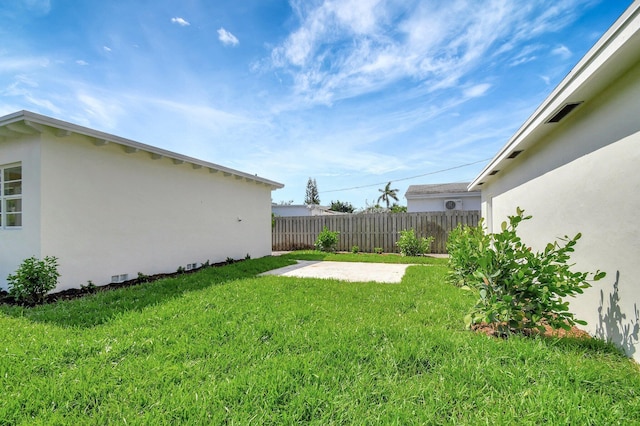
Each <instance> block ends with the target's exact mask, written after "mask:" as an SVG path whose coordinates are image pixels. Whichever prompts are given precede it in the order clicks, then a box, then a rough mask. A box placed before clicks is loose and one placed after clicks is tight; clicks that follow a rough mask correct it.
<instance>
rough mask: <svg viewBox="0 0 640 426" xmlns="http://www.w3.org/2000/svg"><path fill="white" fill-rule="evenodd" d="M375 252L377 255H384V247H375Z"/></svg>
mask: <svg viewBox="0 0 640 426" xmlns="http://www.w3.org/2000/svg"><path fill="white" fill-rule="evenodd" d="M373 252H374V253H375V254H382V253H383V252H382V247H374V248H373Z"/></svg>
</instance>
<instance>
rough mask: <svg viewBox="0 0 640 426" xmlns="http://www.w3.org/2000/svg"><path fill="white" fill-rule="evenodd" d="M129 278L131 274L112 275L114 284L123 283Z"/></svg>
mask: <svg viewBox="0 0 640 426" xmlns="http://www.w3.org/2000/svg"><path fill="white" fill-rule="evenodd" d="M128 278H129V274H120V275H111V282H112V283H123V282H125V281H126V280H127V279H128Z"/></svg>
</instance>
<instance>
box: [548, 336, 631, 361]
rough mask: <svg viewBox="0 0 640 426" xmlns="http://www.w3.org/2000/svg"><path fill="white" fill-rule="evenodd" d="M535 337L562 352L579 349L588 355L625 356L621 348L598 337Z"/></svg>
mask: <svg viewBox="0 0 640 426" xmlns="http://www.w3.org/2000/svg"><path fill="white" fill-rule="evenodd" d="M537 338H539V339H542V341H544V342H545V344H546V345H547V346H549V347H550V348H555V349H556V350H559V351H561V352H563V353H565V352H567V353H569V352H573V353H575V352H576V351H579V352H588V353H589V354H590V355H595V354H603V355H604V354H608V355H615V356H618V357H620V358H626V356H625V354H624V352H623V351H622V350H620V349H619V348H617V347H616V346H615V345H613V344H611V343H608V342H606V341H604V340H602V339H600V338H598V337H566V336H565V337H552V336H538V337H537Z"/></svg>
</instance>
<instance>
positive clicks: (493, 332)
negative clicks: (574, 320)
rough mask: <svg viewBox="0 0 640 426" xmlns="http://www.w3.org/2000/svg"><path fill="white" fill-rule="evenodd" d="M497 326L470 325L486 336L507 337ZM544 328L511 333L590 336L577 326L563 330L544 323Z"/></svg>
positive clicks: (560, 336) (485, 324) (579, 337)
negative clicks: (542, 329)
mask: <svg viewBox="0 0 640 426" xmlns="http://www.w3.org/2000/svg"><path fill="white" fill-rule="evenodd" d="M498 328H499V324H487V323H480V324H474V325H473V326H471V330H473V331H475V332H476V333H482V334H486V335H487V336H491V337H501V338H507V337H508V336H507V335H505V334H504V333H503V332H501V331H499V329H498ZM544 329H545V330H544V332H542V331H540V330H538V329H537V328H532V329H527V330H523V331H521V332H517V331H513V334H521V335H524V336H536V335H540V336H543V337H559V338H563V337H572V338H577V339H591V336H590V335H589V333H587V332H586V331H584V330H580V329H579V328H578V327H571V329H570V330H563V329H553V328H551V327H550V326H549V325H547V324H544Z"/></svg>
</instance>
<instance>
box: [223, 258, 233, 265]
mask: <svg viewBox="0 0 640 426" xmlns="http://www.w3.org/2000/svg"><path fill="white" fill-rule="evenodd" d="M225 262H226V264H227V265H231V264H232V263H234V262H235V260H234V259H233V257H227V260H225Z"/></svg>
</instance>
